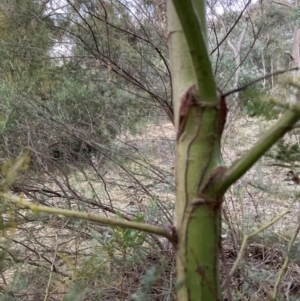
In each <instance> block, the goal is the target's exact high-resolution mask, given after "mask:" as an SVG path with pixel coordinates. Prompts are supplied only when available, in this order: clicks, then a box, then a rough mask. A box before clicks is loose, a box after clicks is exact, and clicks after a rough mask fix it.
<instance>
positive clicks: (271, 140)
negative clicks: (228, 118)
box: [220, 111, 300, 192]
mask: <svg viewBox="0 0 300 301" xmlns="http://www.w3.org/2000/svg"><path fill="white" fill-rule="evenodd" d="M299 118H300V113H299V112H291V111H288V112H286V113H285V114H284V115H283V116H282V117H281V118H280V120H279V121H278V122H277V123H276V124H275V125H274V126H273V127H271V128H270V129H269V130H268V131H267V132H266V133H265V134H264V135H263V136H262V137H261V138H260V139H259V140H258V141H257V142H256V143H255V144H254V146H253V147H252V148H251V149H250V150H249V151H248V152H247V153H246V154H245V155H243V156H242V157H241V158H240V159H239V160H238V161H236V162H235V163H234V164H233V165H232V166H230V167H229V168H228V169H227V171H226V172H225V173H224V175H223V179H222V183H221V185H220V191H222V192H225V191H226V190H227V189H228V188H229V187H230V186H231V185H232V184H233V183H234V182H236V181H237V180H238V179H240V178H241V177H242V176H243V175H244V174H245V173H246V172H247V171H248V170H249V169H250V167H251V166H253V165H254V164H255V163H256V162H257V161H258V159H259V158H260V157H261V156H262V155H264V154H265V153H266V152H267V151H268V150H269V149H270V148H271V147H272V146H273V145H274V144H275V143H276V142H277V141H278V140H279V139H280V138H281V137H282V136H283V135H284V134H285V133H287V132H288V131H290V130H291V128H292V127H293V125H294V124H295V123H296V122H297V121H298V120H299Z"/></svg>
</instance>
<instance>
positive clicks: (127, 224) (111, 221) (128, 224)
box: [0, 192, 175, 242]
mask: <svg viewBox="0 0 300 301" xmlns="http://www.w3.org/2000/svg"><path fill="white" fill-rule="evenodd" d="M0 197H2V198H4V200H6V201H8V202H12V203H15V204H17V205H19V206H21V207H25V208H28V209H30V210H32V211H33V212H34V213H39V212H44V213H49V214H55V215H63V216H66V217H72V218H77V219H83V220H87V221H91V222H96V223H100V224H104V225H110V226H112V227H121V228H130V229H135V230H139V231H144V232H147V233H153V234H157V235H160V236H163V237H166V238H167V239H169V240H170V241H171V242H173V241H174V240H175V238H174V234H172V233H171V231H169V230H167V229H164V228H162V227H157V226H153V225H149V224H145V223H138V222H133V221H127V220H122V219H117V218H105V217H102V216H99V215H95V214H91V213H84V212H79V211H73V210H66V209H60V208H51V207H47V206H40V205H36V204H33V203H31V202H28V201H25V200H24V199H22V198H21V197H15V196H12V195H9V194H5V193H2V192H1V193H0Z"/></svg>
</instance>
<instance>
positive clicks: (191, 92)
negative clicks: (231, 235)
mask: <svg viewBox="0 0 300 301" xmlns="http://www.w3.org/2000/svg"><path fill="white" fill-rule="evenodd" d="M198 2H202V3H201V5H202V9H204V6H205V2H204V1H198ZM200 9H201V7H200ZM168 20H169V48H170V56H171V68H172V75H173V76H172V80H173V95H174V106H175V108H174V109H175V126H176V133H177V141H176V186H177V187H176V229H177V236H178V245H177V279H178V301H187V300H189V301H194V300H199V301H200V300H202V301H210V300H221V294H220V284H219V283H220V278H219V265H218V253H219V247H220V237H221V236H220V234H221V201H222V195H219V194H218V193H217V191H218V190H217V189H216V188H213V187H211V185H210V183H211V180H212V179H213V178H214V176H212V177H211V175H212V174H214V175H215V176H217V175H218V171H221V170H222V169H221V168H218V167H219V166H220V163H221V160H220V135H221V132H222V127H223V123H224V118H223V117H224V116H223V117H222V115H224V113H225V108H223V110H222V109H221V106H220V97H219V96H218V93H217V90H216V86H215V83H214V80H213V76H212V71H211V70H208V69H207V70H206V71H207V75H205V74H204V75H203V76H204V77H206V78H203V80H204V81H207V85H208V86H209V87H210V88H208V89H211V91H210V94H208V93H207V91H205V89H206V88H205V87H201V86H200V87H199V82H198V81H197V74H196V73H197V70H195V68H194V66H193V59H192V57H191V55H190V50H189V48H188V45H187V41H186V39H185V35H184V33H183V31H182V27H181V23H180V22H179V19H178V17H177V14H176V11H175V9H174V7H173V4H172V3H171V0H170V1H169V2H168ZM204 42H205V41H204ZM204 44H205V43H204ZM199 55H204V56H205V57H206V59H207V60H208V62H209V56H208V51H207V49H206V47H205V48H204V49H202V53H199ZM208 66H209V67H208V68H211V66H210V63H209V64H208ZM203 68H205V67H204V66H203ZM202 71H205V70H204V69H203V70H202ZM208 81H210V82H208ZM200 85H201V83H200ZM202 85H203V83H202ZM206 97H207V98H206ZM222 118H223V120H222ZM214 171H216V172H215V173H214Z"/></svg>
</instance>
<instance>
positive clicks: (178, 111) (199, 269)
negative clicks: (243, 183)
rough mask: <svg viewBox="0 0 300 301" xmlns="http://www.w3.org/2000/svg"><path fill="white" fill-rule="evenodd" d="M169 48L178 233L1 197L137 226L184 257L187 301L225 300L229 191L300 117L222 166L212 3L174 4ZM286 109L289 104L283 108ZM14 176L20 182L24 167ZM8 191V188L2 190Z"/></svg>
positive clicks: (299, 113) (180, 264)
mask: <svg viewBox="0 0 300 301" xmlns="http://www.w3.org/2000/svg"><path fill="white" fill-rule="evenodd" d="M168 27H169V49H170V58H171V67H172V82H173V95H174V113H175V127H176V223H175V226H174V227H173V228H171V229H164V228H162V227H159V226H153V225H147V224H143V223H140V222H132V221H126V220H121V219H114V218H104V217H101V216H98V215H93V214H90V213H84V212H76V211H72V210H63V209H56V208H49V207H46V206H45V207H43V206H38V205H34V204H32V203H29V202H26V201H25V200H22V199H20V198H16V197H13V196H9V195H5V194H4V193H1V194H0V196H2V197H5V198H6V199H7V200H9V201H12V202H16V203H17V204H19V205H21V206H24V207H27V208H31V209H33V210H34V211H35V212H37V211H41V212H48V213H54V214H61V215H64V216H70V217H75V218H81V219H86V220H90V221H95V222H99V223H103V224H107V225H111V226H119V227H129V228H133V229H137V230H142V231H146V232H149V233H154V234H158V235H162V236H164V237H166V238H167V239H169V240H170V241H171V242H172V243H173V245H174V246H175V248H176V250H177V255H176V257H177V260H176V261H177V267H176V268H177V278H178V287H177V296H178V300H179V301H195V300H201V301H202V300H203V301H204V300H205V301H210V300H211V301H212V300H214V301H215V300H221V286H220V273H219V251H220V244H221V208H222V200H223V196H224V193H225V192H226V190H227V189H228V188H229V187H230V186H231V185H232V184H233V183H234V182H235V181H236V180H238V179H239V178H240V177H241V176H242V175H243V174H244V173H245V172H246V171H247V170H248V169H249V168H250V167H251V166H252V165H253V164H254V163H255V162H256V161H257V160H258V159H259V158H260V157H261V156H262V155H263V154H264V153H265V152H266V151H267V150H268V149H269V148H270V147H271V146H272V145H273V144H274V143H275V142H276V141H277V140H278V139H279V138H281V137H282V136H283V135H284V134H285V133H286V132H287V131H289V130H290V129H291V128H292V126H293V125H294V124H295V123H296V122H297V121H298V119H299V118H300V110H299V107H298V106H297V105H294V106H288V105H287V104H285V105H284V106H286V107H287V108H288V110H287V112H286V113H285V114H284V115H283V116H282V117H281V118H280V120H279V121H278V122H277V124H275V125H274V126H273V127H272V128H270V129H269V131H267V132H266V133H265V135H264V136H263V137H262V138H261V139H260V140H259V141H258V142H257V143H256V144H255V145H254V146H253V147H252V148H251V149H250V150H249V152H248V153H246V154H245V155H244V156H243V157H241V158H240V159H239V160H238V161H236V162H235V163H234V164H233V165H232V166H229V167H228V168H226V167H224V166H223V163H222V160H221V138H222V132H223V128H224V124H225V122H226V113H227V108H226V99H225V96H224V94H222V93H221V92H219V91H218V89H217V87H216V83H215V79H214V75H213V72H212V66H211V63H210V59H209V52H208V46H207V45H208V41H207V30H206V10H205V1H204V0H189V1H180V0H173V1H172V0H168ZM281 105H282V104H281ZM22 160H23V159H20V160H19V161H18V160H17V161H16V163H15V165H14V166H13V168H11V172H8V173H7V179H6V180H5V181H6V184H10V183H11V181H12V180H14V177H15V172H16V170H17V169H18V168H19V166H20V165H21V164H22ZM1 184H2V186H4V184H5V182H2V183H1Z"/></svg>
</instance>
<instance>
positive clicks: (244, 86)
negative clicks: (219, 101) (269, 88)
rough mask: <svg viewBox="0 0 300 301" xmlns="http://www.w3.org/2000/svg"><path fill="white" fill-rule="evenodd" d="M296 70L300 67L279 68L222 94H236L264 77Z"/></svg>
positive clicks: (225, 95)
mask: <svg viewBox="0 0 300 301" xmlns="http://www.w3.org/2000/svg"><path fill="white" fill-rule="evenodd" d="M296 70H299V67H295V68H291V69H287V70H279V71H276V72H274V73H270V74H267V75H264V76H261V77H258V78H256V79H254V80H253V81H251V82H248V83H246V84H244V85H242V86H240V87H238V88H235V89H232V90H229V91H227V92H225V93H223V94H222V97H227V96H229V95H231V94H234V93H237V92H240V91H243V90H246V89H248V88H249V87H250V86H252V85H254V84H256V83H258V82H260V81H261V80H264V79H268V78H270V77H272V76H277V75H280V74H284V73H287V72H291V71H296Z"/></svg>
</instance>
